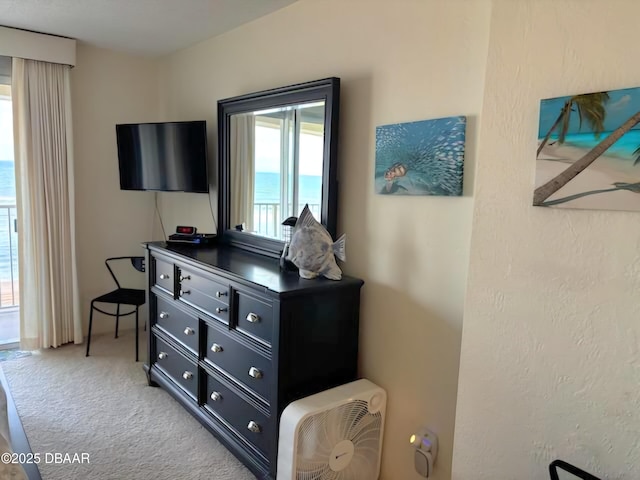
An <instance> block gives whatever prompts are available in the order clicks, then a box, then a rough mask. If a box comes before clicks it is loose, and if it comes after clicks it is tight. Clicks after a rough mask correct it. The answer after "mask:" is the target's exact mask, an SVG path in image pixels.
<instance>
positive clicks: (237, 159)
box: [229, 114, 256, 232]
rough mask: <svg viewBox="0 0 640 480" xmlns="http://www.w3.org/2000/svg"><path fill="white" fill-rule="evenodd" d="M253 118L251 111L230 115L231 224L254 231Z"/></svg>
mask: <svg viewBox="0 0 640 480" xmlns="http://www.w3.org/2000/svg"><path fill="white" fill-rule="evenodd" d="M255 131H256V121H255V117H254V116H253V114H248V115H232V116H231V139H230V140H231V141H230V147H231V148H230V149H229V154H230V155H229V157H230V159H229V161H230V163H231V165H230V170H231V181H230V183H231V227H232V228H233V227H235V226H236V225H238V224H241V223H244V224H245V230H246V231H249V232H252V231H253V208H254V207H253V202H254V193H253V191H254V183H255V176H256V167H255V158H254V157H255Z"/></svg>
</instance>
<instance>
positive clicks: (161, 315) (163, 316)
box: [159, 312, 169, 318]
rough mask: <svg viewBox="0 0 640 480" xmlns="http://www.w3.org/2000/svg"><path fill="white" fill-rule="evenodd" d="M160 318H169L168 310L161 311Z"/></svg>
mask: <svg viewBox="0 0 640 480" xmlns="http://www.w3.org/2000/svg"><path fill="white" fill-rule="evenodd" d="M159 317H160V318H169V314H168V313H167V312H160V315H159Z"/></svg>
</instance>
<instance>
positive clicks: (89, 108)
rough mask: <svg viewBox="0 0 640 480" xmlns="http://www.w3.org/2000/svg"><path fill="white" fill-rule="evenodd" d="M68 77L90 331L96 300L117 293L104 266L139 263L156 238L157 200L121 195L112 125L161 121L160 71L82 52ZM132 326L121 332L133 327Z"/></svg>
mask: <svg viewBox="0 0 640 480" xmlns="http://www.w3.org/2000/svg"><path fill="white" fill-rule="evenodd" d="M71 72H72V73H71V74H72V76H71V82H72V109H73V128H74V155H75V158H74V162H75V188H76V239H77V241H76V244H77V249H78V250H77V251H78V280H79V284H80V298H81V308H82V313H83V318H84V321H85V326H87V325H88V321H89V302H90V301H91V299H92V298H94V297H96V296H98V295H99V294H102V293H106V292H107V291H109V289H112V288H114V284H113V281H112V280H111V277H110V276H109V273H108V271H107V270H106V268H105V267H104V260H105V258H107V257H112V256H121V255H141V254H143V249H142V248H141V247H140V243H141V242H143V241H147V240H149V239H150V238H151V231H152V222H153V213H154V202H153V194H152V193H148V192H127V191H121V190H120V183H119V176H118V155H117V145H116V133H115V125H116V123H128V122H144V121H157V116H158V112H159V108H158V103H159V102H158V87H157V86H158V81H157V64H156V63H155V62H154V61H151V60H146V59H143V58H141V57H134V56H128V55H123V54H119V53H114V52H112V51H109V50H102V49H98V48H94V47H89V46H86V45H82V44H79V45H78V50H77V66H76V67H75V68H74V69H73V70H72V71H71ZM140 285H144V282H142V283H140ZM128 318H129V320H126V321H123V322H122V323H121V326H122V328H132V327H133V317H128ZM114 322H115V320H114V319H111V318H109V317H105V316H104V315H99V314H98V316H97V317H96V321H95V322H94V332H100V331H110V332H112V331H113V329H114V328H115V327H114V325H115V323H114ZM85 332H86V327H85Z"/></svg>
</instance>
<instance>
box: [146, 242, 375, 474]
mask: <svg viewBox="0 0 640 480" xmlns="http://www.w3.org/2000/svg"><path fill="white" fill-rule="evenodd" d="M145 247H146V248H147V272H148V292H147V293H148V299H149V322H148V325H149V328H148V330H147V331H148V335H149V337H148V356H147V363H146V364H145V366H144V368H145V371H146V372H147V376H148V379H149V384H150V385H156V386H160V387H162V388H164V389H165V390H166V391H168V392H169V393H170V394H171V395H172V396H173V397H174V398H175V399H176V400H177V401H178V402H180V404H182V405H183V406H184V407H185V408H186V409H187V410H188V411H189V412H190V413H191V414H192V415H194V416H195V417H196V418H197V419H198V420H199V421H200V423H202V424H203V425H204V426H205V427H206V428H207V429H208V430H209V431H211V432H212V433H213V434H214V435H215V436H216V437H217V438H218V439H219V440H220V441H221V442H222V443H223V444H224V445H225V446H226V447H227V448H228V449H229V450H230V451H231V452H233V453H234V454H235V455H236V456H237V457H238V458H239V459H240V460H241V461H242V462H243V463H244V464H245V465H246V466H247V467H248V468H249V469H250V470H251V471H252V472H253V473H254V474H255V475H256V477H258V478H260V479H274V478H275V474H276V465H277V453H278V452H277V448H278V426H279V419H280V415H281V413H282V411H283V410H284V408H285V407H286V406H287V405H288V404H289V403H290V402H292V401H293V400H296V399H298V398H301V397H304V396H307V395H310V394H313V393H317V392H319V391H322V390H325V389H327V388H331V387H334V386H336V385H340V384H343V383H346V382H350V381H353V380H355V379H356V374H357V373H356V372H357V356H358V317H359V309H360V288H361V287H362V285H363V282H362V280H359V279H356V278H351V277H347V276H344V277H343V279H342V280H340V281H331V280H326V279H314V280H305V279H302V278H300V277H299V276H298V274H297V272H283V271H281V270H280V268H279V262H278V260H277V259H273V258H269V257H266V256H262V255H258V254H254V253H251V252H247V251H244V250H241V249H237V248H234V247H230V246H225V245H217V246H211V247H209V246H207V247H203V246H190V245H184V246H183V245H178V246H174V245H167V244H165V243H163V242H157V243H156V242H154V243H148V244H145ZM158 422H162V419H158Z"/></svg>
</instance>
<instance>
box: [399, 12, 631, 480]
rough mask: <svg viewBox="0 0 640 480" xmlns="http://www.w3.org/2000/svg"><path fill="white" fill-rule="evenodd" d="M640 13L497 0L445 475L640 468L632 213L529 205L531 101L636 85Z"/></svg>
mask: <svg viewBox="0 0 640 480" xmlns="http://www.w3.org/2000/svg"><path fill="white" fill-rule="evenodd" d="M639 17H640V3H638V2H635V1H616V2H610V1H606V0H594V1H590V2H584V1H577V0H575V1H569V0H565V1H562V2H558V1H551V0H549V1H541V0H521V1H517V2H515V1H512V0H496V1H495V2H494V5H493V11H492V18H491V39H490V44H489V56H488V60H487V77H486V86H485V93H484V108H483V112H482V128H481V132H480V146H479V147H480V149H479V157H478V158H479V160H478V164H477V170H476V176H477V177H476V190H475V208H474V214H473V232H472V238H471V257H470V267H469V283H468V290H467V295H466V306H465V316H464V334H463V342H462V357H461V365H460V383H459V392H458V395H459V397H458V412H457V417H456V431H455V433H456V435H455V456H454V464H453V478H454V479H461V480H466V479H475V480H481V479H507V478H523V479H524V478H527V479H540V480H542V479H548V478H549V477H548V473H547V465H548V463H549V462H550V461H551V460H552V459H554V458H557V457H560V458H563V459H565V460H567V461H569V462H571V463H575V464H577V465H580V466H582V467H583V468H586V469H587V470H592V471H593V472H594V473H595V474H597V475H598V476H599V477H602V478H616V479H629V480H631V479H637V478H640V435H639V432H640V416H639V415H638V412H640V389H639V387H638V386H639V385H640V353H639V351H640V344H639V339H640V321H639V318H640V301H639V296H638V292H639V291H640V256H639V254H638V252H639V249H640V242H639V240H638V239H639V238H640V223H639V222H638V213H628V212H616V211H589V210H585V211H581V210H568V209H545V208H540V207H535V208H534V207H532V206H531V201H532V192H533V185H534V177H535V150H536V146H537V143H536V139H537V132H538V114H539V102H540V99H542V98H550V97H556V96H562V95H569V94H573V93H586V92H594V91H602V90H613V89H618V88H625V87H637V86H638V85H639V79H640V63H639V62H637V61H635V51H636V45H637V19H638V18H639ZM398 478H400V477H398Z"/></svg>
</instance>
